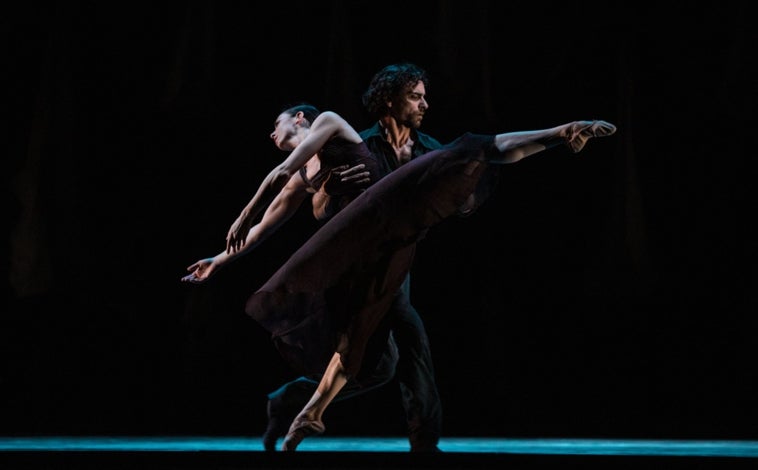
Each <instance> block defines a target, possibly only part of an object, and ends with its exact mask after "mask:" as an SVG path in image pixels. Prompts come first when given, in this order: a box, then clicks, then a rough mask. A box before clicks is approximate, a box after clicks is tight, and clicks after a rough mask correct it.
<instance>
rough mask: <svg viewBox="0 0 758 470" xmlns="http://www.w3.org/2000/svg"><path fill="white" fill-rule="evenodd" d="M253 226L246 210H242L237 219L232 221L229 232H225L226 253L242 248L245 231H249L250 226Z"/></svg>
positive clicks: (245, 235)
mask: <svg viewBox="0 0 758 470" xmlns="http://www.w3.org/2000/svg"><path fill="white" fill-rule="evenodd" d="M252 226H253V220H252V217H250V214H249V213H248V212H247V210H244V211H242V213H241V214H240V216H239V217H237V220H235V221H234V223H233V224H232V226H231V227H229V232H227V234H226V252H227V254H230V253H236V252H238V251H240V250H241V249H242V247H243V246H244V245H245V239H246V238H247V233H248V232H249V231H250V227H252Z"/></svg>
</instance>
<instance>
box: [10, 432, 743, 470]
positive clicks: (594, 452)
mask: <svg viewBox="0 0 758 470" xmlns="http://www.w3.org/2000/svg"><path fill="white" fill-rule="evenodd" d="M439 447H440V449H441V450H442V451H443V452H441V453H435V454H424V455H420V454H410V453H409V452H408V442H407V439H406V438H404V437H360V438H354V437H327V436H317V437H311V438H309V439H306V440H305V441H303V443H302V444H301V445H300V447H299V448H298V452H295V453H282V452H264V451H263V447H262V444H261V441H260V438H258V437H234V436H231V437H205V436H156V437H145V436H134V437H124V436H111V437H108V436H92V437H88V436H76V437H74V436H46V437H23V436H21V437H0V468H2V469H3V470H6V469H8V470H11V469H53V468H66V469H68V468H71V469H78V468H99V469H108V468H114V469H127V468H134V469H140V470H144V469H146V468H156V469H183V468H187V469H201V468H202V469H205V468H208V469H210V468H213V469H243V468H249V469H266V468H438V467H445V468H561V469H566V468H604V469H610V468H612V469H618V468H624V469H627V468H628V469H631V468H640V469H645V470H650V469H654V468H665V469H671V468H682V469H688V470H689V469H698V468H712V469H724V470H725V469H727V468H753V469H758V441H737V440H644V439H628V440H626V439H555V438H545V439H518V438H456V437H447V438H443V439H442V440H441V442H440V445H439Z"/></svg>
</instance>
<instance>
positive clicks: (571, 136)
mask: <svg viewBox="0 0 758 470" xmlns="http://www.w3.org/2000/svg"><path fill="white" fill-rule="evenodd" d="M614 132H616V126H614V125H613V124H611V123H610V122H606V121H577V122H575V123H573V124H571V126H570V127H569V130H568V135H567V136H566V145H568V147H569V148H570V149H571V151H572V152H574V153H578V152H580V151H581V150H582V149H583V148H584V145H585V144H586V143H587V141H588V140H590V139H591V138H592V137H607V136H609V135H612V134H613V133H614Z"/></svg>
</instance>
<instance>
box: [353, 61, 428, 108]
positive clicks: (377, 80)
mask: <svg viewBox="0 0 758 470" xmlns="http://www.w3.org/2000/svg"><path fill="white" fill-rule="evenodd" d="M419 81H422V82H424V86H425V87H427V88H428V87H429V77H428V76H427V74H426V71H425V70H424V69H422V68H421V67H419V66H418V65H415V64H411V63H409V62H404V63H399V64H392V65H388V66H386V67H384V68H383V69H382V70H380V71H379V72H377V73H376V75H374V78H372V79H371V83H369V86H368V89H367V90H366V91H365V92H364V93H363V105H364V106H365V107H366V109H367V110H368V112H369V113H371V114H372V115H374V116H377V117H379V116H384V115H385V114H386V113H387V102H388V101H392V100H393V99H394V98H396V97H399V96H401V95H402V94H404V93H405V92H406V90H408V89H409V88H413V87H414V86H415V85H416V84H417V83H418V82H419Z"/></svg>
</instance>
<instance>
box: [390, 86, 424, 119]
mask: <svg viewBox="0 0 758 470" xmlns="http://www.w3.org/2000/svg"><path fill="white" fill-rule="evenodd" d="M428 108H429V103H427V102H426V87H425V86H424V82H422V81H419V82H418V83H416V85H415V86H413V87H410V88H408V89H407V90H406V91H405V93H403V94H402V95H400V96H399V97H398V98H397V99H396V100H395V101H393V102H392V103H391V106H390V114H391V115H392V117H393V118H394V119H395V121H396V122H397V123H398V124H400V125H403V126H406V127H410V128H411V129H418V128H419V127H421V121H422V120H423V119H424V113H425V112H426V110H427V109H428Z"/></svg>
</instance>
